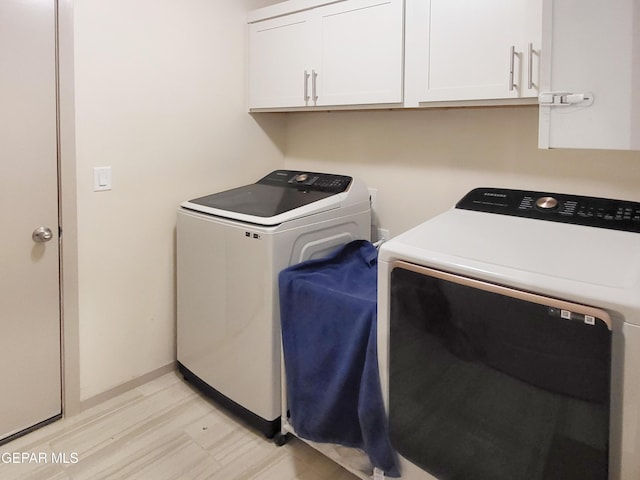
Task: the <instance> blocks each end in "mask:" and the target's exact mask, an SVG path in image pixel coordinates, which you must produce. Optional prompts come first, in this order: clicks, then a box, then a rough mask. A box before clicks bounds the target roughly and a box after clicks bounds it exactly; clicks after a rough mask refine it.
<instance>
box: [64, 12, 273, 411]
mask: <svg viewBox="0 0 640 480" xmlns="http://www.w3.org/2000/svg"><path fill="white" fill-rule="evenodd" d="M263 4H264V1H262V2H261V1H259V0H254V1H246V2H244V1H238V0H216V1H210V0H181V1H175V0H75V3H74V29H75V87H76V89H75V111H76V145H75V146H76V159H77V160H76V175H77V216H78V239H77V240H78V285H79V287H78V317H79V326H78V328H79V350H80V351H79V355H80V359H79V363H80V389H79V390H80V397H81V400H86V399H88V398H91V397H93V396H95V395H98V394H100V393H102V392H104V391H106V390H109V389H111V388H113V387H116V386H118V385H120V384H123V383H125V382H127V381H129V380H132V379H134V378H136V377H138V376H141V375H143V374H145V373H148V372H150V371H153V370H155V369H157V368H160V367H162V366H164V365H167V364H170V363H171V362H173V361H174V360H175V300H174V297H175V272H174V264H175V261H174V255H175V213H176V208H177V205H178V203H179V202H180V201H183V200H186V199H189V198H194V197H196V196H200V195H204V194H208V193H212V192H214V191H218V190H221V189H224V188H228V187H231V186H237V185H238V184H243V183H249V182H252V181H255V180H257V179H258V178H260V177H261V176H262V175H264V174H265V173H266V172H268V171H270V170H272V169H274V168H281V167H282V163H283V159H282V158H283V154H282V152H281V151H280V149H279V148H278V146H277V145H276V143H278V142H280V141H281V134H282V131H283V128H282V126H283V124H282V118H283V117H282V116H278V115H276V116H271V117H267V118H262V119H260V120H259V121H260V122H261V125H258V123H257V122H256V121H255V120H254V119H253V118H252V117H251V116H249V115H248V114H246V113H245V112H246V107H245V78H246V75H245V71H244V68H245V49H246V46H245V38H246V36H245V28H246V25H245V15H246V11H247V9H248V8H256V7H260V6H263ZM267 133H269V135H270V136H268V135H267ZM107 165H108V166H111V167H112V170H113V190H111V191H107V192H93V191H92V186H93V185H92V182H93V167H96V166H107Z"/></svg>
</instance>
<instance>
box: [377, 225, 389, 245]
mask: <svg viewBox="0 0 640 480" xmlns="http://www.w3.org/2000/svg"><path fill="white" fill-rule="evenodd" d="M376 233H377V237H378V238H377V239H376V240H377V241H378V242H380V241H383V242H386V241H387V240H389V230H387V229H386V228H378V229H377V230H376Z"/></svg>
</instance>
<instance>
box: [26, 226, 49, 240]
mask: <svg viewBox="0 0 640 480" xmlns="http://www.w3.org/2000/svg"><path fill="white" fill-rule="evenodd" d="M31 238H33V241H34V242H37V243H45V242H48V241H49V240H51V239H52V238H53V232H52V231H51V229H50V228H49V227H38V228H36V229H35V230H34V231H33V234H32V235H31Z"/></svg>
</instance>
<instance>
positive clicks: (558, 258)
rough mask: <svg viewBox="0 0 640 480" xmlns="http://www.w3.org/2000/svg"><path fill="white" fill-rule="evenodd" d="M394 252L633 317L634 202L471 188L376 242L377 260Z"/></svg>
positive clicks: (638, 304)
mask: <svg viewBox="0 0 640 480" xmlns="http://www.w3.org/2000/svg"><path fill="white" fill-rule="evenodd" d="M399 259H405V260H408V261H410V262H414V263H417V264H421V265H426V266H431V267H433V268H438V269H441V270H445V271H450V272H452V273H458V274H461V275H466V276H469V277H474V278H479V279H482V280H486V281H490V282H493V283H498V284H502V285H509V286H513V287H516V288H521V289H523V290H529V291H535V292H539V293H546V294H547V295H550V296H555V297H558V298H565V299H571V300H574V301H577V302H582V303H585V304H588V305H594V306H601V307H607V306H609V307H611V308H613V307H614V306H615V307H619V306H623V308H628V309H633V311H635V312H637V313H638V315H636V316H634V318H635V319H636V321H638V322H639V323H640V203H636V202H626V201H619V200H610V199H602V198H594V197H582V196H575V195H563V194H553V193H546V192H532V191H523V190H508V189H496V188H482V189H476V190H473V191H472V192H470V193H469V194H467V195H466V196H465V197H464V198H463V199H462V200H461V201H460V202H458V204H457V205H456V207H455V208H453V209H451V210H449V211H447V212H445V213H443V214H441V215H439V216H437V217H434V218H433V219H431V220H429V221H427V222H425V223H423V224H422V225H419V226H417V227H415V228H413V229H411V230H409V231H408V232H405V233H404V234H402V235H399V236H398V237H395V238H393V239H391V240H390V241H389V242H387V243H385V244H383V245H382V248H381V251H380V260H382V261H387V262H393V261H394V260H399Z"/></svg>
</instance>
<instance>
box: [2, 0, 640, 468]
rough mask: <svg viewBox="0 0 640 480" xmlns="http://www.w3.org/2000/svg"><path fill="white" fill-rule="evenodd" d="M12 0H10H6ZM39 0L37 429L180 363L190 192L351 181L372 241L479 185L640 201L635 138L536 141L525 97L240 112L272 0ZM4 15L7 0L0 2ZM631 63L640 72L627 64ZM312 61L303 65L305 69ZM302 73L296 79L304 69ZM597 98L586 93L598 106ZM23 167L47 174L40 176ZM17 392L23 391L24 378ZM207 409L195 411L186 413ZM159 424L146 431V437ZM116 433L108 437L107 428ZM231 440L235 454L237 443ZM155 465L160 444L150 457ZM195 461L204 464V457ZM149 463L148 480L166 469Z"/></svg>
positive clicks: (533, 113)
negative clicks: (48, 307) (42, 187)
mask: <svg viewBox="0 0 640 480" xmlns="http://www.w3.org/2000/svg"><path fill="white" fill-rule="evenodd" d="M290 1H291V2H292V3H300V2H302V3H304V1H303V0H290ZM347 1H351V0H347ZM415 2H416V3H419V2H417V0H415ZM21 3H24V2H16V1H14V0H10V1H9V2H6V5H11V4H21ZM31 3H33V2H31ZM35 3H43V4H48V6H46V7H44V8H45V9H49V10H50V9H53V8H54V7H55V8H57V22H58V23H57V25H58V44H57V48H58V50H57V51H58V58H57V62H58V63H57V65H58V70H57V75H58V88H59V91H58V104H57V109H58V110H57V115H58V133H57V135H58V138H59V141H58V144H57V147H56V149H57V152H58V154H57V167H58V174H57V175H58V179H59V181H58V188H59V192H58V193H57V196H56V198H58V199H59V217H58V222H59V226H60V229H59V231H60V232H62V234H61V239H62V241H61V247H60V258H61V260H60V265H61V268H60V272H59V276H60V284H61V289H60V298H61V301H60V305H59V311H60V312H62V313H61V325H62V326H61V337H62V348H61V353H60V355H61V371H62V374H61V378H60V385H61V386H60V387H58V388H62V398H63V403H62V408H61V410H60V412H61V414H62V415H63V417H64V418H63V419H62V420H58V421H57V422H54V423H52V425H50V427H54V428H55V425H56V424H57V423H61V422H66V421H73V419H74V418H83V417H82V415H83V414H86V412H90V411H91V412H99V411H100V409H101V408H105V409H106V408H107V407H105V406H109V408H111V407H113V406H114V405H116V407H115V408H117V405H119V403H117V402H120V400H117V399H120V398H125V399H126V398H132V397H133V395H134V393H133V392H143V393H144V394H146V393H147V392H151V391H155V390H156V389H157V388H159V387H157V386H156V385H155V384H153V382H154V381H158V379H160V381H161V382H163V381H166V378H167V375H174V372H176V358H177V355H178V352H177V349H178V347H177V344H176V331H177V320H176V317H177V314H178V306H177V302H176V296H177V293H176V292H177V289H178V287H177V278H178V274H177V269H176V263H177V256H178V254H177V218H176V212H177V211H178V208H179V205H180V204H181V203H182V202H185V201H186V200H190V199H196V198H199V197H203V196H206V195H209V194H212V193H214V192H221V191H224V190H227V189H231V188H234V187H238V186H241V185H250V184H253V183H254V182H257V181H258V180H260V179H262V178H264V177H265V176H266V175H268V174H269V173H270V172H274V171H278V170H287V171H294V172H324V173H326V174H332V175H342V176H350V177H353V178H354V179H357V181H358V182H361V183H362V184H363V185H364V186H366V188H367V189H368V190H369V192H371V193H373V195H374V198H373V205H372V207H373V211H372V215H371V221H372V230H371V231H372V233H373V237H374V238H372V239H373V240H375V239H376V238H375V237H377V236H378V234H379V230H380V229H381V230H383V231H385V232H387V233H386V234H385V235H386V236H388V238H394V237H396V236H398V235H400V234H402V233H403V232H405V231H407V230H409V229H411V228H413V227H415V226H416V225H419V224H421V223H422V222H425V221H427V220H429V219H432V218H433V217H435V216H437V215H439V214H441V213H443V212H446V211H448V210H450V209H452V208H453V207H454V206H455V205H456V203H457V202H458V201H459V200H460V199H461V198H463V197H464V196H465V195H466V194H467V193H468V192H470V191H471V190H473V189H475V188H478V187H491V188H506V189H521V190H527V191H540V192H556V193H564V194H572V195H581V196H588V197H602V198H613V199H621V200H626V201H631V202H640V151H638V148H639V147H638V143H639V142H640V141H639V140H638V139H637V138H636V139H635V142H636V143H635V150H634V149H632V148H628V147H627V148H620V149H614V148H579V147H578V148H550V149H546V148H539V141H540V137H539V135H540V110H541V108H543V107H540V106H539V105H538V104H537V102H536V103H534V102H533V101H523V102H501V103H500V102H499V104H493V105H489V104H488V103H490V102H470V103H467V104H465V103H464V102H458V104H442V105H439V106H437V107H430V106H425V105H420V106H411V107H409V108H404V107H400V106H398V105H393V104H389V105H386V106H384V107H382V108H371V107H369V106H368V107H363V108H355V109H351V108H331V109H330V108H324V109H321V108H297V109H296V108H293V109H273V110H278V111H266V110H268V109H261V108H257V109H254V111H251V112H250V106H249V93H248V92H249V82H250V79H249V78H248V76H249V75H248V71H249V67H248V57H249V51H250V45H249V35H248V31H249V26H248V23H247V19H248V16H250V12H254V11H256V10H258V9H262V8H265V7H270V6H272V5H275V4H278V3H279V2H278V1H276V0H242V1H238V0H216V1H212V0H184V1H180V2H175V1H168V0H154V1H151V0H127V1H125V0H91V1H89V0H57V1H53V0H51V1H49V2H47V1H45V2H35ZM35 3H34V5H35ZM307 3H308V2H307ZM327 3H329V2H327ZM330 3H339V2H330ZM380 3H384V2H380ZM400 3H403V4H404V5H409V4H413V3H414V2H413V1H411V2H409V1H407V2H400ZM423 3H427V2H423ZM534 3H540V4H547V3H550V2H546V1H545V2H542V1H540V2H534ZM566 3H571V2H569V1H568V0H567V1H566ZM622 3H624V2H622ZM3 8H8V7H5V6H3V7H0V11H1V9H3ZM637 10H638V8H637V7H636V8H635V10H634V12H635V15H636V18H637V16H638V11H637ZM11 15H13V13H12V14H11ZM11 15H9V14H7V15H4V14H3V15H0V32H2V31H3V30H4V31H7V30H5V29H3V28H1V26H2V25H3V24H4V23H5V22H10V21H11V20H9V19H10V18H11ZM638 22H640V21H637V20H636V22H635V23H636V25H635V30H634V31H635V36H634V37H633V42H634V46H636V45H637V43H638V42H637V40H638V33H637V32H638V30H637V29H638V28H639V27H638ZM38 28H39V27H38ZM0 35H2V34H0ZM2 38H3V42H2V43H4V44H7V42H8V41H9V40H7V41H5V39H4V37H2ZM470 41H472V40H470ZM0 48H2V47H0ZM507 53H508V52H507ZM636 57H637V55H636ZM522 58H524V57H522ZM634 62H635V63H634V65H633V72H635V73H636V74H637V72H638V69H639V68H640V67H639V66H638V65H637V63H638V62H637V58H636V60H634ZM273 68H274V69H276V70H277V69H278V68H280V67H279V65H278V64H275V65H274V66H273ZM308 68H309V73H311V68H312V67H308ZM504 76H505V77H508V74H505V75H504ZM630 76H631V74H630ZM637 76H638V75H636V77H637ZM299 77H300V79H301V81H302V78H303V73H300V75H299ZM319 81H320V80H319ZM635 81H636V83H637V79H636V80H635ZM309 85H311V81H310V80H309ZM579 88H581V86H580V87H579ZM585 88H588V87H585ZM636 91H640V90H638V89H636ZM405 92H406V93H410V91H408V90H406V89H405ZM2 98H3V99H4V98H5V97H4V96H3V97H2ZM6 98H9V97H6ZM597 101H598V97H597V96H596V98H595V100H594V105H595V103H596V102H597ZM628 102H629V103H630V104H631V103H632V102H633V104H634V105H635V110H634V113H633V115H635V117H633V116H632V115H630V117H629V118H621V120H620V122H621V126H620V128H621V129H622V128H624V126H623V124H625V122H627V123H628V122H631V123H633V122H632V120H633V119H636V120H637V118H638V111H639V110H638V109H639V108H640V106H638V98H637V93H636V94H635V96H634V97H633V98H632V97H631V95H629V98H628ZM420 107H423V108H420ZM558 108H565V107H558ZM566 108H573V107H571V106H569V107H566ZM285 110H288V111H285ZM10 124H11V122H10V121H8V120H7V119H4V123H3V124H2V125H10ZM634 125H635V130H633V128H632V131H638V128H637V121H636V123H635V124H634ZM7 131H8V130H7ZM636 136H637V134H636ZM3 138H4V137H3ZM98 168H107V169H108V172H109V178H108V185H107V186H106V188H97V187H100V186H99V185H97V184H96V181H97V180H96V176H95V175H96V173H95V169H98ZM36 172H40V170H37V171H36ZM30 175H31V176H33V177H34V178H35V180H36V181H42V182H43V183H44V182H45V179H44V178H43V177H42V176H40V175H39V174H38V173H32V174H30ZM3 188H4V185H3ZM13 201H14V200H13V199H6V198H5V197H3V205H4V207H5V209H10V208H13V207H9V205H12V203H11V202H13ZM55 202H56V201H55V200H54V201H53V202H52V204H55ZM38 221H40V220H38ZM37 226H38V225H35V226H31V225H30V226H29V232H28V236H29V239H28V240H29V252H28V255H30V257H29V258H30V262H35V260H37V258H39V257H38V256H37V255H36V254H34V253H33V252H32V250H31V248H32V247H31V244H32V240H31V234H32V231H33V229H34V228H35V227H37ZM54 231H55V229H54ZM557 240H558V239H557V238H554V239H547V238H541V239H540V241H541V242H543V243H544V242H554V241H557ZM46 245H47V248H48V247H49V246H50V245H53V242H49V243H47V244H46ZM7 248H8V247H7ZM559 248H570V247H565V246H561V247H559ZM34 251H35V250H34ZM603 255H604V254H603ZM247 268H248V267H247ZM250 273H251V272H249V274H250ZM259 273H261V272H257V271H256V272H255V274H259ZM7 288H8V287H7ZM20 298H21V299H22V301H21V303H23V304H26V303H29V299H31V298H33V292H32V291H29V290H25V291H23V292H22V297H20ZM11 314H13V312H11ZM5 315H9V314H8V313H7V314H5V312H3V314H2V316H3V317H5ZM5 341H6V340H5ZM25 355H26V357H25V358H24V360H21V361H23V362H25V363H28V361H29V360H30V358H31V355H33V354H31V353H28V352H27V353H25ZM247 355H248V356H250V355H251V352H247ZM3 358H4V357H3ZM14 361H15V360H14V358H13V357H12V358H11V362H14ZM162 379H165V380H162ZM172 381H173V380H171V382H172ZM171 382H170V383H171ZM21 385H22V386H21V387H20V388H24V389H25V390H26V391H27V392H28V391H29V388H30V387H29V386H24V384H21ZM145 388H146V389H147V390H145ZM136 394H137V393H136ZM123 395H124V396H125V397H122V396H123ZM30 396H33V395H32V394H31V393H28V394H27V398H29V397H30ZM127 396H128V397H127ZM189 398H190V400H189V401H191V397H189ZM25 401H29V400H25ZM114 402H116V403H114ZM122 402H123V404H124V403H125V400H123V401H122ZM203 408H204V407H202V405H198V406H197V407H195V409H196V410H197V412H202V411H203V410H202V409H203ZM96 409H97V410H96ZM176 410H177V409H167V412H169V413H167V415H171V414H174V413H175V415H177V416H179V415H184V413H183V412H177V411H176ZM143 414H144V412H143V411H142V410H138V411H135V412H134V413H132V415H143ZM194 415H195V413H194ZM99 416H100V415H99V413H95V416H93V417H91V418H92V419H94V418H98V417H99ZM124 418H125V420H124V421H128V420H130V418H129V417H124ZM132 418H133V417H132ZM82 421H83V422H84V421H85V420H84V419H83V420H82ZM190 421H191V422H192V423H193V422H194V421H195V420H190ZM220 422H221V423H220V424H217V425H218V427H219V428H224V429H230V428H231V427H229V424H228V423H227V422H228V419H226V417H225V420H224V421H222V420H221V421H220ZM36 423H37V422H36ZM88 423H90V422H88ZM156 426H157V425H156V424H155V423H154V424H153V428H150V429H149V431H148V432H147V433H146V434H145V435H147V436H146V437H144V438H145V441H146V442H150V443H149V444H150V445H151V444H153V443H152V442H153V441H154V440H153V439H154V438H155V437H154V435H155V432H156V430H155V428H156ZM46 428H48V427H46ZM65 428H72V426H71V427H65ZM215 428H216V426H215V425H214V424H207V425H206V426H201V427H200V428H199V430H198V431H195V430H194V431H192V432H188V435H192V434H193V435H194V436H197V435H204V434H205V433H206V432H205V429H208V431H209V432H210V431H211V430H213V429H215ZM42 431H44V430H41V431H40V432H42ZM225 431H226V430H225ZM0 433H2V432H0ZM636 434H637V433H636ZM30 435H34V436H36V437H31V438H45V437H46V434H43V433H39V432H34V433H32V434H28V435H27V436H26V437H23V438H19V439H17V440H15V441H14V442H22V443H18V444H17V445H18V447H11V448H9V446H10V445H11V443H12V442H9V443H8V444H4V445H0V454H5V453H6V452H9V451H19V450H20V449H21V448H25V446H33V445H35V446H36V447H34V448H36V449H37V448H40V449H41V450H40V452H42V451H45V452H47V455H49V457H48V458H49V460H51V458H53V457H51V456H50V453H51V451H50V450H51V449H52V448H53V447H52V446H51V445H47V446H46V447H45V446H42V445H44V444H39V443H37V442H36V440H33V441H25V440H24V439H28V438H30V437H29V436H30ZM38 435H40V436H41V437H37V436H38ZM127 435H129V433H127ZM131 435H133V434H131ZM629 435H631V434H629ZM113 436H114V437H118V435H117V430H116V433H114V434H113ZM125 437H126V436H125ZM127 438H129V437H127ZM181 438H182V437H181ZM238 438H239V439H241V440H238V441H239V442H242V441H245V440H246V445H247V448H249V446H248V445H251V448H253V449H254V450H251V451H253V452H256V451H260V452H262V450H260V449H261V448H263V447H262V446H261V444H257V443H255V439H254V438H252V437H246V436H241V435H240V434H238ZM45 440H46V438H45ZM108 441H109V439H108V438H107V439H106V440H105V442H107V443H108ZM267 443H269V442H267ZM294 443H295V442H294ZM70 445H71V444H70V443H65V439H62V440H60V442H59V443H58V444H57V447H56V449H55V452H56V454H59V453H66V455H67V458H71V459H75V460H78V457H77V456H72V454H73V453H74V452H75V450H74V448H76V447H75V446H74V447H72V446H70ZM105 445H106V443H105ZM154 445H155V444H154ZM256 445H260V446H256ZM91 448H94V446H92V447H91ZM154 448H155V447H154ZM157 448H158V449H159V448H160V447H159V446H158V447H157ZM233 448H235V449H236V450H237V451H240V450H241V449H242V447H241V446H239V444H233ZM16 449H17V450H16ZM96 452H97V453H96ZM37 453H38V452H37ZM92 453H95V454H96V456H95V458H96V459H97V461H98V462H104V459H105V458H106V457H107V455H108V454H109V450H108V448H107V449H104V445H101V446H95V450H91V449H89V450H88V451H87V452H80V455H79V460H80V464H81V463H82V460H83V456H85V458H86V457H87V456H89V455H90V454H92ZM279 455H280V454H279ZM311 455H312V453H311V452H308V451H307V450H304V451H302V453H299V454H298V457H297V458H298V460H300V459H302V460H300V465H305V466H307V465H313V464H314V462H316V463H317V462H322V461H321V460H318V459H315V457H312V456H311ZM12 458H13V457H10V458H5V457H4V456H3V457H0V478H24V477H23V475H22V474H21V473H20V472H24V471H25V470H21V468H27V467H29V468H31V470H29V472H32V473H33V474H34V475H35V474H37V473H38V471H39V470H38V468H40V469H42V470H40V474H41V475H42V472H44V471H50V472H52V476H51V478H53V475H54V474H60V472H63V473H64V472H65V471H67V470H66V469H72V468H74V467H75V466H76V465H75V462H73V463H71V464H70V465H64V464H63V465H60V464H56V465H54V464H53V463H52V462H51V461H49V462H46V463H47V465H42V464H41V465H36V462H33V463H32V464H31V465H17V464H16V463H20V462H11V461H7V460H11V459H12ZM20 458H22V457H20ZM117 458H123V457H117ZM194 458H195V457H194ZM278 458H280V457H278ZM168 459H169V454H168V453H167V454H166V455H165V456H164V457H163V460H164V461H165V462H167V461H168ZM27 460H28V458H27ZM10 463H12V464H10ZM22 463H27V462H22ZM58 463H62V462H58ZM221 463H224V462H221ZM145 465H147V464H145ZM54 467H55V468H54ZM100 468H102V467H100ZM207 468H211V471H212V472H213V471H215V468H214V467H213V466H210V465H209V466H208V467H207ZM238 468H240V467H238ZM46 469H49V470H46ZM68 471H69V472H71V471H72V470H68ZM104 471H105V472H106V471H107V469H106V468H105V469H104ZM266 471H267V472H269V473H266V474H265V471H256V470H252V471H251V472H245V473H236V474H231V476H227V477H226V478H276V474H275V473H273V472H275V471H276V470H266ZM287 472H288V473H286V475H289V476H288V477H287V476H286V475H282V476H278V478H283V477H284V478H292V479H293V478H309V479H312V478H331V477H330V476H327V477H321V476H320V475H319V474H317V473H316V475H318V476H317V477H314V476H313V475H312V474H311V473H303V472H302V471H300V472H296V471H295V469H294V470H291V471H290V470H287ZM162 473H163V472H156V474H157V476H154V477H146V478H165V477H163V476H162V475H161V474H162ZM164 473H165V474H166V478H180V476H179V474H174V476H173V477H172V476H171V474H170V473H169V470H168V469H167V470H166V471H164ZM260 473H262V475H263V476H262V477H260V475H259V474H260ZM271 474H273V477H269V475H271ZM212 475H213V473H212ZM234 475H237V476H234ZM242 475H244V476H242ZM252 475H253V476H252ZM304 475H308V476H306V477H305V476H304ZM125 477H126V476H125ZM41 478H49V477H47V476H43V477H41ZM59 478H74V477H73V476H72V475H71V474H69V475H68V477H65V476H61V477H59ZM113 478H116V477H115V474H114V477H113ZM139 478H145V477H144V476H143V477H139ZM184 478H187V477H184ZM212 478H217V477H212ZM220 478H222V477H220ZM334 478H345V479H346V478H352V477H346V476H345V477H339V476H337V474H336V475H334ZM425 478H429V477H425ZM611 478H612V480H614V477H611ZM615 480H635V479H633V478H632V477H625V478H622V477H621V478H619V479H618V478H615Z"/></svg>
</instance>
